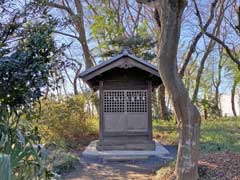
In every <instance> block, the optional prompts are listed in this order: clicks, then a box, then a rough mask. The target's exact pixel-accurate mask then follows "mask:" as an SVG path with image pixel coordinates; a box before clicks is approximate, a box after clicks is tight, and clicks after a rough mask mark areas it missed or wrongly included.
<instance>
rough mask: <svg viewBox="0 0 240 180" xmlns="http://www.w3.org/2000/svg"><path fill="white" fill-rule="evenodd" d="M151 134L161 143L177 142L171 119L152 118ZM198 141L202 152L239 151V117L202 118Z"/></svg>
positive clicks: (175, 128)
mask: <svg viewBox="0 0 240 180" xmlns="http://www.w3.org/2000/svg"><path fill="white" fill-rule="evenodd" d="M153 134H154V137H155V138H156V139H158V140H159V141H161V142H163V144H177V143H178V130H177V127H176V124H175V123H174V122H173V121H170V122H168V121H162V120H154V121H153ZM200 141H201V151H203V152H216V151H233V152H240V118H219V119H209V120H203V121H202V124H201V139H200Z"/></svg>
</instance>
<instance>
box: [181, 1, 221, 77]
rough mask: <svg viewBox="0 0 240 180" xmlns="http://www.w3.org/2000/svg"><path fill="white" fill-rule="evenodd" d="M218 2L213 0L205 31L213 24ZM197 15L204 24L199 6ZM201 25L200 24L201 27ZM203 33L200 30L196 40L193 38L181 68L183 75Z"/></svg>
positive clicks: (204, 27)
mask: <svg viewBox="0 0 240 180" xmlns="http://www.w3.org/2000/svg"><path fill="white" fill-rule="evenodd" d="M193 2H194V4H195V8H197V3H196V1H195V0H193ZM217 2H218V0H214V1H213V2H212V4H211V9H210V16H209V18H208V20H207V22H206V24H205V25H204V26H203V29H204V31H206V30H207V28H208V27H209V25H210V24H211V22H212V20H213V18H214V10H215V7H216V5H217ZM196 15H197V16H199V17H200V19H199V22H200V25H201V26H202V19H201V15H200V13H199V10H198V8H197V10H196ZM201 26H200V27H201ZM202 35H203V32H202V31H200V32H199V33H198V34H197V36H196V37H195V38H194V40H193V42H192V44H191V46H190V48H189V51H188V53H187V56H186V58H185V59H184V63H183V66H182V68H181V70H180V71H179V74H180V76H181V77H183V76H184V72H185V70H186V68H187V65H188V63H189V61H190V59H191V57H192V54H193V53H194V52H195V51H196V46H197V43H198V41H199V40H200V38H201V37H202Z"/></svg>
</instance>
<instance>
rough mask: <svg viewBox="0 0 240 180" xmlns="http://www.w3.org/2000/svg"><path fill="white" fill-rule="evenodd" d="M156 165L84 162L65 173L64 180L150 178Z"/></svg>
mask: <svg viewBox="0 0 240 180" xmlns="http://www.w3.org/2000/svg"><path fill="white" fill-rule="evenodd" d="M156 168H157V166H155V167H154V165H153V166H144V167H142V166H139V165H134V164H126V163H110V164H109V163H107V164H99V163H86V164H85V165H80V166H79V167H77V169H76V170H74V171H72V172H71V173H69V174H67V175H65V176H64V177H63V178H62V179H65V180H136V179H137V180H151V179H153V177H154V170H157V169H156Z"/></svg>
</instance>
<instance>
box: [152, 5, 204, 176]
mask: <svg viewBox="0 0 240 180" xmlns="http://www.w3.org/2000/svg"><path fill="white" fill-rule="evenodd" d="M185 5H186V2H185V0H179V1H170V0H158V1H157V3H156V6H157V9H158V13H159V22H160V23H161V24H160V39H159V52H158V67H159V72H160V76H161V78H162V81H163V83H164V85H165V87H166V89H167V91H168V93H169V96H170V98H171V100H172V102H173V106H174V110H175V113H176V116H177V120H178V124H179V127H180V134H179V145H178V156H177V162H176V168H175V174H176V176H177V179H178V180H197V179H198V165H197V163H198V155H199V134H200V114H199V112H198V110H197V108H196V107H195V106H194V104H193V103H192V101H191V100H190V98H189V95H188V92H187V90H186V88H185V86H184V83H183V81H182V79H181V78H180V76H179V74H178V72H177V61H176V55H177V50H178V42H179V37H180V28H181V17H182V13H183V10H184V8H185Z"/></svg>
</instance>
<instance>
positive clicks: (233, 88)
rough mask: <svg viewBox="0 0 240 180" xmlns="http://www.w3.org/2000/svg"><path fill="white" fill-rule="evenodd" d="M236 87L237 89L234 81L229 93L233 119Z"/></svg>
mask: <svg viewBox="0 0 240 180" xmlns="http://www.w3.org/2000/svg"><path fill="white" fill-rule="evenodd" d="M236 87H237V81H234V82H233V86H232V91H231V104H232V112H233V115H234V116H235V117H236V116H237V113H236V109H235V99H234V98H235V92H236Z"/></svg>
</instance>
